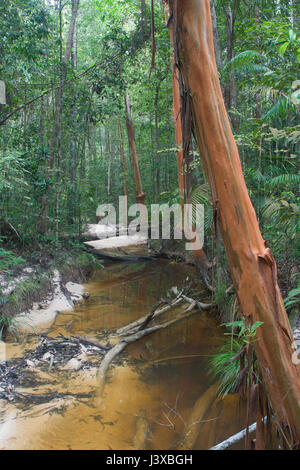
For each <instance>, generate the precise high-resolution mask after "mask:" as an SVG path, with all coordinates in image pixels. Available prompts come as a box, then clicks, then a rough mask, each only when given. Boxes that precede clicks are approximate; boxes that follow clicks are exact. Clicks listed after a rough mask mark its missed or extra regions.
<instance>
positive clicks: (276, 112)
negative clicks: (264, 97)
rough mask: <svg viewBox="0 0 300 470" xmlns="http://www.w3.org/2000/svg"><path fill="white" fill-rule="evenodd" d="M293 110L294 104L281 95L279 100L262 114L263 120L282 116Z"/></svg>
mask: <svg viewBox="0 0 300 470" xmlns="http://www.w3.org/2000/svg"><path fill="white" fill-rule="evenodd" d="M294 110H295V106H294V105H293V103H291V101H290V100H289V99H288V98H287V97H286V96H281V97H280V98H279V100H278V101H277V102H276V103H275V104H274V105H273V106H272V107H271V109H269V111H268V112H267V113H266V114H265V115H264V117H263V120H264V121H271V120H272V119H274V118H280V119H282V118H284V117H285V116H287V115H288V113H290V112H292V111H294Z"/></svg>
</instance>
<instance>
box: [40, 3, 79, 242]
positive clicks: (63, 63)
mask: <svg viewBox="0 0 300 470" xmlns="http://www.w3.org/2000/svg"><path fill="white" fill-rule="evenodd" d="M78 6H79V0H73V1H72V17H71V22H70V26H69V31H68V38H67V44H66V48H65V53H64V57H62V49H61V42H62V38H61V36H62V18H61V13H62V4H61V0H60V7H59V18H60V84H59V89H58V91H57V93H56V109H55V114H54V124H53V133H52V139H51V144H50V159H49V164H48V169H47V173H46V180H47V181H49V179H50V176H51V171H52V168H53V164H54V160H55V155H56V151H57V143H58V141H59V139H60V130H61V116H62V101H63V93H64V88H65V81H66V74H67V64H68V62H69V60H70V56H71V50H72V44H73V37H74V31H75V24H76V19H77V13H78ZM48 205H49V200H48V197H47V196H44V198H43V201H42V232H43V233H44V234H45V233H46V232H47V217H48Z"/></svg>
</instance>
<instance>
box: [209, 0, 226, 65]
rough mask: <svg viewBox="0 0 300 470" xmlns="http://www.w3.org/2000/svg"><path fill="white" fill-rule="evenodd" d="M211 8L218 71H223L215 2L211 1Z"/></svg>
mask: <svg viewBox="0 0 300 470" xmlns="http://www.w3.org/2000/svg"><path fill="white" fill-rule="evenodd" d="M210 8H211V19H212V26H213V37H214V48H215V57H216V62H217V67H218V70H222V68H223V61H222V52H221V46H220V38H219V31H218V25H217V15H216V9H215V4H214V0H210Z"/></svg>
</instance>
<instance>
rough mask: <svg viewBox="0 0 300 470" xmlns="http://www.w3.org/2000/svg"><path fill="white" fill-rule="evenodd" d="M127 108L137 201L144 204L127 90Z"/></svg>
mask: <svg viewBox="0 0 300 470" xmlns="http://www.w3.org/2000/svg"><path fill="white" fill-rule="evenodd" d="M125 110H126V127H127V134H128V142H129V147H130V151H131V155H132V162H133V169H134V177H135V187H136V202H137V203H138V204H144V203H145V193H144V192H143V188H142V180H141V173H140V168H139V161H138V156H137V151H136V145H135V136H134V126H133V120H132V116H131V106H130V101H129V94H128V92H126V95H125Z"/></svg>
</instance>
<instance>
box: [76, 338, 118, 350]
mask: <svg viewBox="0 0 300 470" xmlns="http://www.w3.org/2000/svg"><path fill="white" fill-rule="evenodd" d="M73 338H75V339H77V340H78V341H79V342H80V343H83V344H88V345H90V346H95V347H96V348H99V349H104V350H106V351H107V350H109V349H111V346H106V345H104V344H100V343H97V341H93V340H91V339H89V338H86V337H85V336H80V335H75V336H73Z"/></svg>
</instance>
